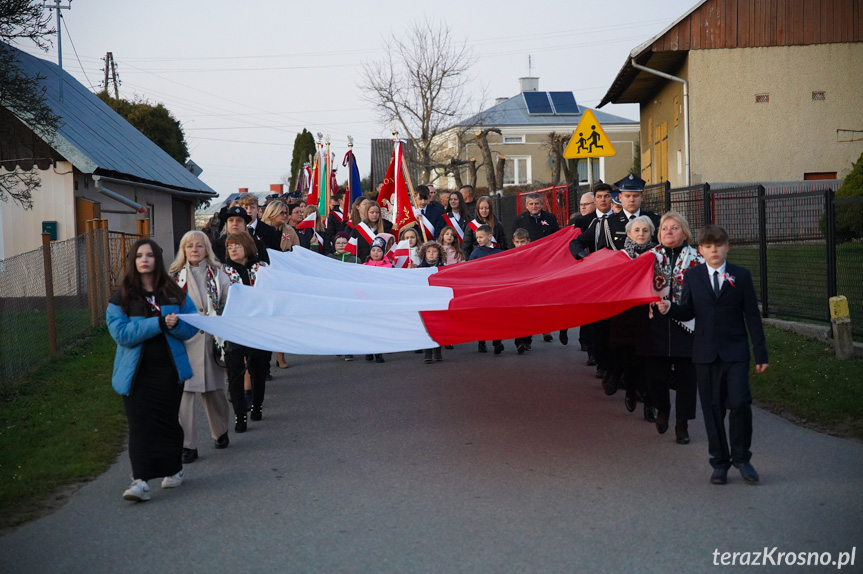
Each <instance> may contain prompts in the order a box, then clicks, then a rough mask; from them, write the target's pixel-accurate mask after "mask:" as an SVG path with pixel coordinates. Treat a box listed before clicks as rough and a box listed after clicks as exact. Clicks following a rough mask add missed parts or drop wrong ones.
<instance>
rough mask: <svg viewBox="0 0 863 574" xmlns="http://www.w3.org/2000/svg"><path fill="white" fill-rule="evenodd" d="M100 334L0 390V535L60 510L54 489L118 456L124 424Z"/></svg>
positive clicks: (110, 350)
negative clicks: (14, 527) (43, 514)
mask: <svg viewBox="0 0 863 574" xmlns="http://www.w3.org/2000/svg"><path fill="white" fill-rule="evenodd" d="M115 348H116V346H115V344H114V342H113V341H112V339H111V337H110V335H109V334H108V330H107V329H105V328H102V329H97V330H96V331H94V332H93V336H91V337H89V338H87V339H85V340H84V341H82V342H80V343H78V344H77V345H74V346H73V347H71V348H69V349H67V350H66V351H64V352H63V354H62V356H60V357H57V358H56V359H53V360H50V361H47V362H45V363H43V364H41V365H40V366H39V367H38V368H37V369H36V370H34V371H33V372H32V373H30V374H29V375H27V376H26V377H24V378H23V379H22V380H20V381H17V382H14V383H6V384H4V385H2V387H0V529H5V528H8V527H10V526H14V525H16V524H19V523H21V522H24V521H27V520H30V519H32V518H34V517H36V516H39V515H40V514H42V513H44V512H45V511H46V510H50V509H52V508H54V507H56V506H57V505H59V504H62V502H63V499H64V497H65V495H64V494H63V493H62V491H58V489H60V487H64V486H68V485H72V484H80V483H81V482H86V481H89V480H92V479H93V478H95V477H96V476H98V475H99V474H101V473H102V472H104V471H105V469H106V468H107V467H108V466H110V465H111V464H112V463H113V462H114V461H115V460H116V459H117V453H118V452H120V451H121V450H122V449H123V445H124V441H125V438H126V416H125V413H124V411H123V402H122V400H120V397H119V396H118V395H117V394H116V393H115V392H114V390H113V389H112V388H111V371H112V368H113V361H114V349H115Z"/></svg>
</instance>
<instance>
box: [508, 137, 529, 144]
mask: <svg viewBox="0 0 863 574" xmlns="http://www.w3.org/2000/svg"><path fill="white" fill-rule="evenodd" d="M503 143H505V144H523V143H524V136H523V135H521V136H503Z"/></svg>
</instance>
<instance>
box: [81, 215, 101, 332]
mask: <svg viewBox="0 0 863 574" xmlns="http://www.w3.org/2000/svg"><path fill="white" fill-rule="evenodd" d="M86 225H87V227H86V233H85V235H84V237H85V239H84V245H85V247H86V250H87V303H88V304H89V305H90V325H91V326H92V327H98V321H99V315H98V311H97V303H96V301H97V300H98V295H97V294H96V273H95V271H96V269H95V267H96V263H95V261H96V253H95V249H96V247H95V244H96V242H95V241H94V239H95V238H94V235H95V234H96V231H95V225H94V221H93V220H92V219H88V220H87V223H86Z"/></svg>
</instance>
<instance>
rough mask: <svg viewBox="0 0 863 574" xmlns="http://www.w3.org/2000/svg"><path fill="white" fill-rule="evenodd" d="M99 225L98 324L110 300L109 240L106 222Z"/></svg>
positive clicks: (105, 220)
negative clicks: (100, 294)
mask: <svg viewBox="0 0 863 574" xmlns="http://www.w3.org/2000/svg"><path fill="white" fill-rule="evenodd" d="M100 223H101V229H100V231H99V233H100V237H99V239H100V243H101V246H102V249H101V251H102V254H101V257H100V258H99V271H100V273H99V284H100V287H101V293H102V296H101V297H100V299H99V309H98V312H99V313H98V318H99V323H100V324H102V323H103V322H104V320H105V309H106V308H107V307H108V300H109V299H110V298H111V263H110V261H111V240H110V238H109V236H108V220H107V219H102V220H101V221H100Z"/></svg>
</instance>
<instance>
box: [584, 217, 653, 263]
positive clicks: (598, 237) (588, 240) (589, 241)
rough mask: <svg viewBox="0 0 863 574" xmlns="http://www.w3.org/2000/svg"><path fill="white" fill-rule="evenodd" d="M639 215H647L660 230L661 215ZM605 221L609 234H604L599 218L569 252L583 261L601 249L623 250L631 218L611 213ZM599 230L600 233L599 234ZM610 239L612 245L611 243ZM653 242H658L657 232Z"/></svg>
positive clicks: (589, 226)
mask: <svg viewBox="0 0 863 574" xmlns="http://www.w3.org/2000/svg"><path fill="white" fill-rule="evenodd" d="M639 215H646V216H647V217H649V218H650V221H652V222H653V226H654V227H655V228H656V231H658V230H659V219H660V218H659V214H658V213H654V212H652V211H645V210H643V209H642V210H641V211H640V212H639ZM605 219H606V221H607V227H608V233H605V232H604V227H603V226H602V221H603V220H602V218H599V217H597V218H596V219H594V220H593V221H591V222H590V225H588V226H587V229H586V230H585V231H584V233H582V234H581V235H579V236H578V237H576V238H575V239H573V240H572V241H570V242H569V251H570V253H572V256H573V257H575V258H576V259H581V257H583V256H584V255H586V254H587V253H593V252H594V251H598V250H600V249H615V250H618V251H619V250H621V249H623V245H624V243H625V242H626V224H627V223H629V218H628V217H627V216H626V213H625V212H623V211H621V212H620V213H614V212H609V213H608V214H607V215H606V216H605ZM597 230H599V233H597ZM609 239H610V240H611V243H609ZM652 239H653V241H656V232H654V234H653V236H652Z"/></svg>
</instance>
